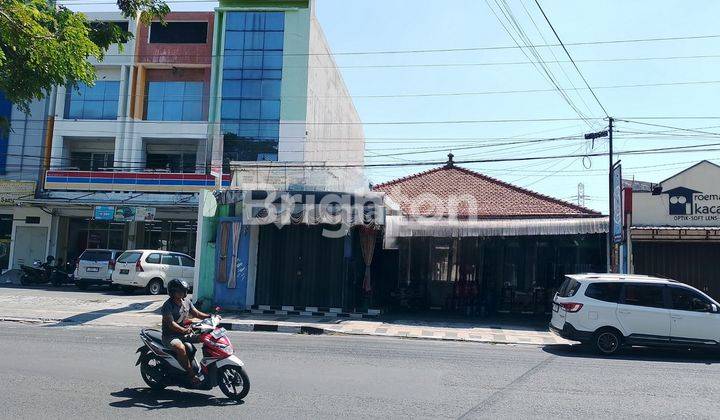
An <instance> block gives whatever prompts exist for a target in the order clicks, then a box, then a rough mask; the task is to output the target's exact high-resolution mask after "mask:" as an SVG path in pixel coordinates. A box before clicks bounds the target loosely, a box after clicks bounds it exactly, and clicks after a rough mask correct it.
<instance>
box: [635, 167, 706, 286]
mask: <svg viewBox="0 0 720 420" xmlns="http://www.w3.org/2000/svg"><path fill="white" fill-rule="evenodd" d="M633 187H634V188H635V190H634V191H633V193H632V203H631V204H630V205H629V206H627V207H628V208H630V209H632V211H631V213H630V218H631V219H630V221H631V222H630V225H631V226H632V228H631V238H632V241H631V249H632V251H631V252H632V259H631V267H632V270H633V272H634V273H637V274H649V275H655V276H660V277H667V278H672V279H674V280H678V281H681V282H683V283H687V284H690V285H692V286H694V287H696V288H698V289H700V290H702V291H704V292H706V293H708V294H709V295H710V296H712V297H714V298H715V299H718V298H720V269H719V268H718V267H717V266H715V264H713V262H715V261H720V166H718V165H715V164H714V163H711V162H708V161H702V162H699V163H698V164H696V165H693V166H691V167H689V168H687V169H685V170H683V171H681V172H679V173H677V174H675V175H673V176H672V177H670V178H668V179H666V180H664V181H661V182H659V183H657V184H649V183H645V184H641V183H634V184H633Z"/></svg>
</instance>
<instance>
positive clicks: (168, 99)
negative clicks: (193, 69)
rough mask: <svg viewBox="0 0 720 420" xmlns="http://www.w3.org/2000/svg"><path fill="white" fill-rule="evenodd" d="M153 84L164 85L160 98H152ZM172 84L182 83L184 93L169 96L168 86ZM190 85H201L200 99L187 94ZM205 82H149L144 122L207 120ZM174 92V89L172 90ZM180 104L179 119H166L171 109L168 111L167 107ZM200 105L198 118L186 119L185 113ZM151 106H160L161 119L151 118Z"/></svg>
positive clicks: (146, 90)
mask: <svg viewBox="0 0 720 420" xmlns="http://www.w3.org/2000/svg"><path fill="white" fill-rule="evenodd" d="M152 83H158V84H162V85H163V86H162V94H161V95H160V97H159V98H154V97H151V96H150V85H151V84H152ZM170 83H182V84H183V87H182V89H183V93H182V95H181V96H177V95H176V96H174V97H173V95H170V96H168V95H167V93H166V92H167V90H168V89H167V85H168V84H170ZM188 84H198V85H200V96H199V99H195V97H196V95H191V94H186V89H187V86H188ZM205 85H206V83H205V81H202V80H148V81H147V83H146V86H145V92H146V100H145V109H144V110H143V120H144V121H176V122H184V121H204V120H205V119H206V115H207V114H206V111H207V107H206V105H207V101H205V100H204V99H205V98H204V96H205V88H206V86H205ZM171 90H172V89H171ZM175 103H177V104H179V106H180V108H179V116H180V117H179V119H176V118H169V117H168V118H166V117H165V115H166V114H169V113H170V108H167V109H166V106H167V107H169V106H171V105H170V104H175ZM197 103H199V104H200V110H199V111H200V112H199V114H198V115H197V116H192V117H191V118H185V113H186V111H187V110H188V109H190V106H193V105H195V104H197ZM151 104H152V105H153V106H154V105H157V104H159V107H160V108H159V112H160V116H159V118H156V117H153V118H150V117H149V114H150V106H151Z"/></svg>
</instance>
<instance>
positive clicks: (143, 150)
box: [34, 12, 215, 259]
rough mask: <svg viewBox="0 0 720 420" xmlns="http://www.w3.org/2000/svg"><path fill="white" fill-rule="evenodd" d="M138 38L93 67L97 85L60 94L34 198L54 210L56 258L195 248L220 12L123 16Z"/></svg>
mask: <svg viewBox="0 0 720 420" xmlns="http://www.w3.org/2000/svg"><path fill="white" fill-rule="evenodd" d="M88 15H89V17H90V18H92V19H97V20H104V21H113V22H118V23H119V24H121V25H123V26H124V27H126V28H127V29H128V30H129V31H130V32H131V33H133V34H134V38H133V39H132V40H131V41H130V42H128V43H127V44H126V45H123V46H122V47H118V46H116V47H114V48H112V49H111V50H110V51H108V53H107V55H106V57H105V58H104V60H103V61H102V62H99V63H96V69H97V81H96V82H95V84H94V85H93V86H85V85H80V86H78V87H69V86H68V87H59V88H58V89H57V92H56V94H55V95H54V99H55V100H54V104H55V105H54V108H53V111H52V113H51V114H52V116H53V117H54V129H53V135H52V145H51V158H50V169H49V170H48V171H47V174H46V177H45V183H44V191H43V193H42V196H41V198H39V199H36V200H34V203H35V204H36V205H37V204H42V205H44V206H45V207H46V208H47V209H49V210H50V212H51V213H52V215H53V216H52V221H51V222H50V226H49V227H50V230H51V238H50V239H49V241H50V242H51V244H52V243H53V242H54V246H52V248H53V250H54V252H55V254H56V255H57V256H59V257H65V258H70V259H72V258H74V257H77V256H78V255H79V253H80V252H82V251H83V250H84V249H86V248H113V249H127V248H152V249H172V250H176V251H181V252H186V253H189V254H193V253H194V249H195V230H196V224H197V223H196V220H197V192H198V191H199V190H200V189H202V188H205V187H208V186H213V185H214V184H215V182H214V180H213V178H212V177H211V176H210V175H209V174H207V170H206V166H207V165H206V162H207V161H208V157H207V156H209V155H208V153H209V151H208V142H207V141H206V139H207V132H208V124H207V120H208V98H209V96H208V95H209V89H210V85H209V82H210V73H211V49H212V39H213V14H212V13H208V12H201V13H194V12H193V13H188V12H178V13H171V14H169V15H168V16H167V17H166V24H165V25H163V24H160V23H159V22H153V23H151V24H150V25H144V24H141V23H139V22H136V21H132V20H131V21H128V20H125V19H123V18H122V16H121V15H120V14H119V13H117V14H115V13H89V14H88Z"/></svg>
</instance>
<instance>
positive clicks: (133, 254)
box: [117, 251, 143, 264]
mask: <svg viewBox="0 0 720 420" xmlns="http://www.w3.org/2000/svg"><path fill="white" fill-rule="evenodd" d="M126 254H127V257H131V256H133V257H134V256H137V258H136V259H134V260H133V261H128V260H127V259H123V257H124V256H125V255H126ZM142 255H143V253H142V252H138V251H125V252H123V253H122V254H120V256H119V257H118V259H117V262H119V263H127V264H135V263H137V262H138V261H139V260H140V259H141V258H142Z"/></svg>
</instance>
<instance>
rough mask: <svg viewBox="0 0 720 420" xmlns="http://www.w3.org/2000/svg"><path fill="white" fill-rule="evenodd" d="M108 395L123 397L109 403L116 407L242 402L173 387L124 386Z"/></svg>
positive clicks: (189, 405)
mask: <svg viewBox="0 0 720 420" xmlns="http://www.w3.org/2000/svg"><path fill="white" fill-rule="evenodd" d="M110 395H112V396H113V397H116V398H123V399H122V400H120V401H115V402H111V403H110V406H111V407H116V408H133V407H135V408H146V409H148V410H157V409H163V408H192V407H207V406H227V405H241V404H243V402H242V401H240V402H236V401H234V400H231V399H229V398H215V397H214V396H212V395H209V394H201V393H198V392H192V391H178V390H174V389H164V390H161V391H153V390H151V389H150V388H125V389H123V390H122V391H118V392H112V393H110Z"/></svg>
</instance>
